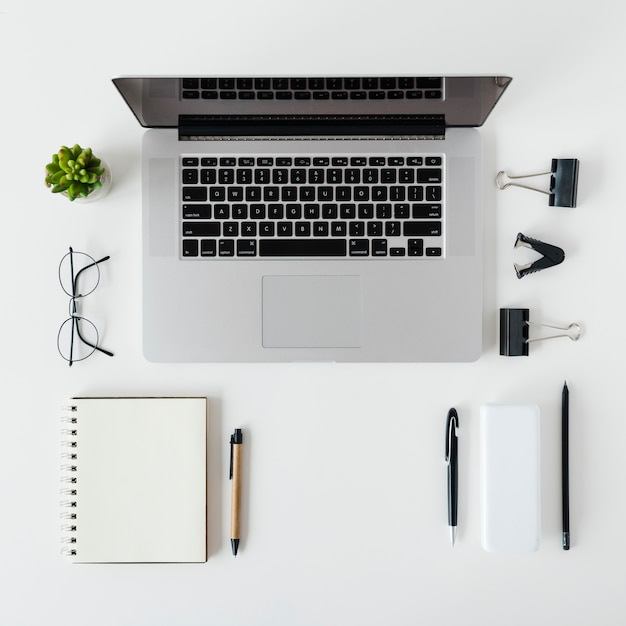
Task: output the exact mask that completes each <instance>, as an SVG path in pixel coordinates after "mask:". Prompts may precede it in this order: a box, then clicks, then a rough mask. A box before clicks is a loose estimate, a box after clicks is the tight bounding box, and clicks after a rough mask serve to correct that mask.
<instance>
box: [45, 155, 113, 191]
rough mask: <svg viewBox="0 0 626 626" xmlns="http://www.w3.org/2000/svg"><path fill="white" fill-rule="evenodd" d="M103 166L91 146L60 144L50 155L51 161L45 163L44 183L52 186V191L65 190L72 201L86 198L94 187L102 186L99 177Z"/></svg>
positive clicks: (102, 171)
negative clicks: (71, 146) (70, 146)
mask: <svg viewBox="0 0 626 626" xmlns="http://www.w3.org/2000/svg"><path fill="white" fill-rule="evenodd" d="M103 173H104V168H103V167H102V166H101V164H100V159H98V158H96V157H95V156H94V155H93V153H92V151H91V148H85V149H83V148H81V147H80V146H79V145H78V144H76V145H75V146H74V147H73V148H68V147H67V146H62V147H61V148H60V149H59V151H58V152H57V153H56V154H53V155H52V162H51V163H48V165H46V185H48V187H52V193H59V192H63V191H64V192H66V194H67V197H68V198H69V199H70V200H71V201H73V200H75V199H76V198H79V197H83V198H86V197H87V196H88V195H89V194H90V193H91V192H92V191H93V190H94V189H98V187H102V183H101V182H100V177H101V176H102V174H103Z"/></svg>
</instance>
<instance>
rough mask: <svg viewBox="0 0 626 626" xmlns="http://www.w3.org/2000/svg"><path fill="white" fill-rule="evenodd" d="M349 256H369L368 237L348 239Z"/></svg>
mask: <svg viewBox="0 0 626 626" xmlns="http://www.w3.org/2000/svg"><path fill="white" fill-rule="evenodd" d="M349 250H350V256H369V253H370V242H369V240H368V239H350V245H349Z"/></svg>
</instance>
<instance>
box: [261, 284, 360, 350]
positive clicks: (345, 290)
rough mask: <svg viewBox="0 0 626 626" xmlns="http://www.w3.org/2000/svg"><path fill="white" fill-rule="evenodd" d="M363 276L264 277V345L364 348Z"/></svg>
mask: <svg viewBox="0 0 626 626" xmlns="http://www.w3.org/2000/svg"><path fill="white" fill-rule="evenodd" d="M360 345H361V278H360V277H359V276H264V277H263V346H264V347H266V348H358V347H360Z"/></svg>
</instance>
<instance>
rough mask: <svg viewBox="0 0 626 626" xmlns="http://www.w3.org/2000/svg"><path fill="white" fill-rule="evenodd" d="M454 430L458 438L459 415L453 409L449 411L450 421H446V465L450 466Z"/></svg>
mask: <svg viewBox="0 0 626 626" xmlns="http://www.w3.org/2000/svg"><path fill="white" fill-rule="evenodd" d="M453 428H454V436H455V437H458V435H459V433H458V429H459V414H458V413H457V412H456V409H454V408H452V409H450V410H449V411H448V419H447V421H446V465H449V464H450V448H451V447H452V429H453Z"/></svg>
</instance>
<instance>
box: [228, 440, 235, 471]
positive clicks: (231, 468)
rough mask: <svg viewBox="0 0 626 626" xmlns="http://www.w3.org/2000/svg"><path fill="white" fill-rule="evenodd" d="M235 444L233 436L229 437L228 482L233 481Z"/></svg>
mask: <svg viewBox="0 0 626 626" xmlns="http://www.w3.org/2000/svg"><path fill="white" fill-rule="evenodd" d="M234 443H235V435H231V436H230V471H229V472H228V480H232V479H233V445H234Z"/></svg>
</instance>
